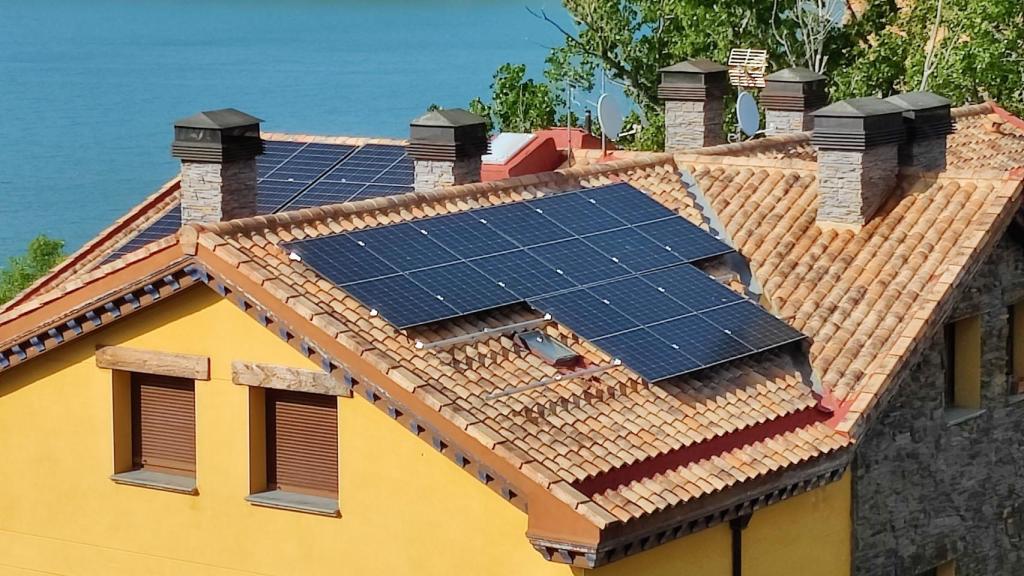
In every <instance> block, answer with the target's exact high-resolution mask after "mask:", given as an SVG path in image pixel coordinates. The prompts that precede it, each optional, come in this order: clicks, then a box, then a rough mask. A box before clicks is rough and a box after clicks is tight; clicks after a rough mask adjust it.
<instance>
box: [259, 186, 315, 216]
mask: <svg viewBox="0 0 1024 576" xmlns="http://www.w3.org/2000/svg"><path fill="white" fill-rule="evenodd" d="M305 187H306V183H305V182H294V181H288V180H260V181H259V182H258V183H257V184H256V205H257V208H258V209H259V212H260V214H272V213H274V212H275V211H277V209H278V208H280V207H281V206H283V205H284V204H286V203H287V202H288V201H289V200H291V199H292V198H293V197H294V196H295V195H296V194H298V193H299V191H300V190H302V189H303V188H305Z"/></svg>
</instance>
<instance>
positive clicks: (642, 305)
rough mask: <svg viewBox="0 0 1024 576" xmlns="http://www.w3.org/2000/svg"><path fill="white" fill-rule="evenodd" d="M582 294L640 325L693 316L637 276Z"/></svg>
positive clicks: (687, 309)
mask: <svg viewBox="0 0 1024 576" xmlns="http://www.w3.org/2000/svg"><path fill="white" fill-rule="evenodd" d="M586 290H588V291H589V292H590V293H591V294H593V295H594V296H596V297H598V298H599V299H601V300H602V301H604V302H606V303H607V304H608V305H609V306H611V307H612V308H614V309H615V310H617V311H619V312H620V313H622V314H625V315H626V316H628V317H629V318H631V319H632V320H633V321H634V322H636V323H637V324H640V325H647V324H654V323H656V322H662V321H664V320H666V319H669V318H677V317H679V316H685V315H687V314H692V313H693V310H691V309H690V308H687V307H686V306H685V305H683V304H682V303H680V302H679V301H678V300H676V299H675V298H672V297H671V296H669V295H668V294H665V293H664V292H662V291H661V290H658V289H657V288H655V287H654V286H653V285H651V284H649V283H648V282H646V281H645V280H644V279H643V278H642V277H640V276H630V277H629V278H623V279H622V280H614V281H612V282H606V283H604V284H597V285H595V286H591V287H589V288H587V289H586Z"/></svg>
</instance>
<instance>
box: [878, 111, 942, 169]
mask: <svg viewBox="0 0 1024 576" xmlns="http://www.w3.org/2000/svg"><path fill="white" fill-rule="evenodd" d="M886 101H888V102H891V103H893V104H895V105H897V106H899V107H901V108H902V109H903V124H904V126H905V127H906V140H905V141H904V143H903V144H902V145H901V146H900V166H908V167H912V168H917V169H920V170H925V171H929V172H933V171H942V170H945V169H946V138H947V136H949V135H950V134H951V133H952V132H953V116H952V115H951V114H950V104H951V103H950V101H949V100H947V99H945V98H943V97H942V96H939V95H937V94H933V93H931V92H907V93H905V94H897V95H895V96H890V97H888V98H886Z"/></svg>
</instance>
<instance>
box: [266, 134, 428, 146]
mask: <svg viewBox="0 0 1024 576" xmlns="http://www.w3.org/2000/svg"><path fill="white" fill-rule="evenodd" d="M260 137H261V138H262V139H263V140H270V141H273V142H312V143H316V144H348V145H349V146H365V145H366V144H384V145H387V146H405V145H407V144H408V143H409V141H408V140H406V139H400V138H379V137H375V136H342V135H333V136H332V135H329V134H301V133H291V132H260Z"/></svg>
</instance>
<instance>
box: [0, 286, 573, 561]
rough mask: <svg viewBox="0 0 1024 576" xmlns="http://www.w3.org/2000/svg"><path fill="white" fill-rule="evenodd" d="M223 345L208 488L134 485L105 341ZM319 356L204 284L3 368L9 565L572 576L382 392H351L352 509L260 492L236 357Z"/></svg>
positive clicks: (343, 402)
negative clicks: (254, 481)
mask: <svg viewBox="0 0 1024 576" xmlns="http://www.w3.org/2000/svg"><path fill="white" fill-rule="evenodd" d="M100 343H102V344H108V345H125V346H131V347H137V348H146V349H153V350H164V351H168V352H182V353H190V354H202V355H209V356H211V359H212V365H211V371H212V372H211V375H212V379H211V380H210V381H208V382H197V383H196V435H197V439H196V442H197V444H196V450H197V455H196V460H197V462H196V464H197V483H198V488H199V492H200V493H199V495H198V496H187V495H183V494H175V493H170V492H161V491H157V490H151V489H147V488H139V487H134V486H122V485H118V484H114V483H113V482H112V481H111V480H109V476H110V474H111V473H112V472H113V469H114V463H113V449H112V446H111V444H112V436H113V430H112V413H111V412H112V401H111V390H112V384H111V378H112V373H111V371H109V370H102V369H99V368H96V365H95V360H94V359H93V351H94V349H95V347H96V345H97V344H100ZM235 359H237V360H249V361H259V362H269V363H276V364H281V365H290V366H294V367H300V368H302V367H308V368H315V366H312V365H311V363H309V361H308V360H306V359H305V358H303V357H302V356H301V355H300V354H298V353H297V352H295V351H294V350H292V349H291V348H290V347H289V346H287V345H286V344H284V343H283V342H281V341H280V340H278V339H277V338H276V337H275V336H274V335H272V334H271V333H270V332H269V331H268V330H265V329H263V328H261V327H260V326H259V324H257V323H256V322H255V321H253V320H251V319H249V318H248V317H246V316H245V315H244V314H243V313H242V312H241V311H239V310H238V309H237V308H235V307H234V306H233V305H232V304H231V303H229V302H227V301H225V300H222V299H220V297H218V296H216V295H215V294H214V293H213V292H212V291H210V290H208V289H205V288H196V289H192V290H190V291H189V292H188V293H186V294H184V295H180V296H176V297H174V298H171V299H170V300H168V301H167V302H164V303H162V304H160V305H157V306H155V307H153V308H152V309H150V310H147V311H143V312H140V313H138V314H137V315H136V316H133V317H129V318H126V319H125V320H123V321H121V322H119V323H117V324H114V325H113V326H111V327H110V328H107V329H105V330H102V331H100V332H99V333H97V334H95V335H92V336H89V337H87V338H84V339H83V340H82V341H78V342H75V343H69V344H68V345H66V346H65V347H64V348H62V349H60V350H57V351H54V352H51V353H49V354H46V355H44V356H41V357H40V358H38V359H37V360H34V361H32V362H29V363H28V364H26V365H24V366H21V367H18V368H16V369H13V370H12V371H10V372H9V373H6V374H4V375H2V376H0V575H3V576H10V575H15V574H17V575H19V576H21V575H24V574H75V575H90V576H91V575H95V576H115V575H119V574H131V575H133V576H136V575H143V574H145V575H153V576H164V575H166V576H170V575H182V574H188V575H189V576H192V575H228V574H232V575H235V574H277V575H317V574H332V575H339V574H341V575H345V574H351V575H360V576H361V575H371V574H389V575H398V574H412V573H415V574H417V575H430V574H438V575H441V574H443V575H454V574H460V573H465V574H474V575H478V574H509V575H516V576H520V575H524V574H530V575H531V576H533V575H538V576H543V575H545V574H569V573H570V569H569V568H568V567H566V566H562V565H558V564H553V563H550V562H547V561H545V560H544V559H543V558H541V556H540V554H538V553H537V552H536V551H535V550H534V549H533V548H532V547H531V546H530V544H529V542H528V541H527V539H526V537H525V532H526V515H525V514H523V513H522V512H520V511H519V510H517V509H516V508H515V507H513V506H511V505H510V504H508V503H507V502H505V501H503V500H502V499H501V497H500V496H498V495H497V494H494V493H493V492H492V491H491V490H490V489H488V488H486V487H484V486H483V485H481V484H480V483H479V482H477V481H476V480H475V479H474V478H472V477H471V476H470V475H469V474H466V473H465V472H463V471H461V470H459V469H458V468H457V467H456V466H455V465H454V464H453V463H451V462H449V461H448V460H447V459H446V458H445V457H443V456H441V455H440V454H437V453H436V452H434V451H433V449H432V448H430V446H429V445H428V444H426V443H424V442H423V441H421V440H419V439H418V438H416V437H415V436H413V435H412V434H410V433H409V432H407V431H406V430H405V429H404V428H403V427H402V426H400V425H397V424H396V423H394V422H393V421H391V420H390V419H389V418H388V417H387V415H385V414H383V413H382V412H380V411H379V410H378V409H377V408H375V407H374V406H372V405H371V404H370V403H369V402H366V401H365V400H362V399H359V398H340V399H339V450H340V463H339V466H340V486H339V499H340V506H341V513H342V517H341V518H327V517H321V516H315V515H310V514H302V513H297V512H290V511H284V510H273V509H267V508H260V507H256V506H253V505H250V504H248V503H246V502H245V501H244V500H243V498H244V497H245V496H246V495H247V494H248V493H249V477H248V472H249V464H248V434H249V432H248V413H249V412H248V410H249V396H248V390H247V389H246V388H245V387H242V386H236V385H234V384H232V383H231V367H230V363H231V361H232V360H235Z"/></svg>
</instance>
